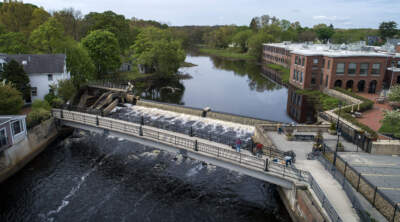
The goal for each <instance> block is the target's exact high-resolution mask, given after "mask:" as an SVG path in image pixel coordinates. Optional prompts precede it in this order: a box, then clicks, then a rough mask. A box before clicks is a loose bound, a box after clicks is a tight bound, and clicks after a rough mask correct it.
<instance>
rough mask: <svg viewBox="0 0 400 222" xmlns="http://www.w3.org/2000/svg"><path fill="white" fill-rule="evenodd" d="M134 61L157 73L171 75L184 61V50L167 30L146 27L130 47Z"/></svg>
mask: <svg viewBox="0 0 400 222" xmlns="http://www.w3.org/2000/svg"><path fill="white" fill-rule="evenodd" d="M131 49H132V51H133V58H134V59H135V60H136V63H137V64H139V65H142V66H145V67H146V68H147V70H153V71H154V72H156V73H158V74H163V75H173V74H175V73H176V72H177V71H178V69H179V67H180V65H181V64H182V63H183V62H184V61H185V52H184V51H183V50H182V48H181V44H180V42H179V41H177V40H174V39H173V38H172V35H171V33H170V32H169V31H166V30H162V29H158V28H154V27H148V28H146V29H144V30H143V31H142V32H141V33H140V34H139V35H138V37H137V39H136V41H135V44H134V45H132V47H131Z"/></svg>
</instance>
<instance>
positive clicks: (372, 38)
mask: <svg viewBox="0 0 400 222" xmlns="http://www.w3.org/2000/svg"><path fill="white" fill-rule="evenodd" d="M380 41H381V38H379V36H367V44H368V45H376V44H377V43H379V42H380Z"/></svg>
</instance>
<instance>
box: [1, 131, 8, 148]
mask: <svg viewBox="0 0 400 222" xmlns="http://www.w3.org/2000/svg"><path fill="white" fill-rule="evenodd" d="M5 145H7V135H6V129H5V128H3V129H0V147H3V146H5Z"/></svg>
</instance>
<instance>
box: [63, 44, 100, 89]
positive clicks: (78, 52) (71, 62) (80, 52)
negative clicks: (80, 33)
mask: <svg viewBox="0 0 400 222" xmlns="http://www.w3.org/2000/svg"><path fill="white" fill-rule="evenodd" d="M67 70H68V71H69V72H70V73H71V78H72V81H73V83H74V85H75V86H76V87H77V88H80V86H81V85H82V84H83V83H85V82H87V81H88V80H92V79H94V78H95V72H96V68H95V66H94V63H93V61H92V59H91V58H90V56H89V53H88V51H87V50H86V48H84V47H83V46H82V45H81V44H77V43H75V42H73V41H71V43H69V46H68V47H67Z"/></svg>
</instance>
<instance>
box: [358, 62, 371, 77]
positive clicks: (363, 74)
mask: <svg viewBox="0 0 400 222" xmlns="http://www.w3.org/2000/svg"><path fill="white" fill-rule="evenodd" d="M362 65H367V73H361V70H362V69H361V67H362ZM368 71H369V63H361V64H360V76H368Z"/></svg>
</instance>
